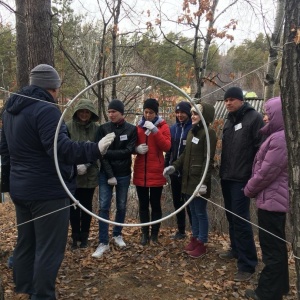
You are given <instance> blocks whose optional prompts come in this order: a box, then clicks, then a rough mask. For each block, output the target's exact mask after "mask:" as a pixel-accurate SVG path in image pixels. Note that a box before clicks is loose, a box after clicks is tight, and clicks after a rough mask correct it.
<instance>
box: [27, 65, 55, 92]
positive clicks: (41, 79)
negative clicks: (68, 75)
mask: <svg viewBox="0 0 300 300" xmlns="http://www.w3.org/2000/svg"><path fill="white" fill-rule="evenodd" d="M29 78H30V85H36V86H39V87H41V88H43V89H45V90H47V89H58V88H59V87H60V85H61V80H60V77H59V75H58V73H57V71H56V70H55V69H54V68H53V67H51V66H49V65H46V64H41V65H38V66H36V67H35V68H33V69H32V70H31V71H30V75H29Z"/></svg>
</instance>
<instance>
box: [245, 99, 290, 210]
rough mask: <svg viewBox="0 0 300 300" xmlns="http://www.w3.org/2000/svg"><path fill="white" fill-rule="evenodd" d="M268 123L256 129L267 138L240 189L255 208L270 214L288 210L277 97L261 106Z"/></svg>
mask: <svg viewBox="0 0 300 300" xmlns="http://www.w3.org/2000/svg"><path fill="white" fill-rule="evenodd" d="M265 112H266V114H267V116H268V117H269V122H268V123H267V124H266V125H265V126H264V127H263V128H261V129H260V132H261V133H262V134H263V135H266V136H267V138H266V140H265V141H264V143H263V144H262V145H261V146H260V148H259V150H258V152H257V154H256V156H255V159H254V162H253V168H252V176H251V178H250V180H249V181H248V183H247V185H246V186H245V188H244V193H245V195H246V196H248V197H250V198H256V206H257V207H258V208H260V209H263V210H267V211H274V212H287V211H288V209H289V190H288V157H287V146H286V140H285V133H284V122H283V115H282V106H281V99H280V97H275V98H271V99H269V100H268V101H267V102H266V103H265Z"/></svg>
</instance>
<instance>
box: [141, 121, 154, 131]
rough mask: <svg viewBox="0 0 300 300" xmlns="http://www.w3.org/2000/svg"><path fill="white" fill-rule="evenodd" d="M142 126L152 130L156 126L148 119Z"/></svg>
mask: <svg viewBox="0 0 300 300" xmlns="http://www.w3.org/2000/svg"><path fill="white" fill-rule="evenodd" d="M144 127H145V128H147V129H149V130H150V131H153V129H155V128H156V126H155V125H154V124H153V123H152V122H150V121H146V122H145V124H144Z"/></svg>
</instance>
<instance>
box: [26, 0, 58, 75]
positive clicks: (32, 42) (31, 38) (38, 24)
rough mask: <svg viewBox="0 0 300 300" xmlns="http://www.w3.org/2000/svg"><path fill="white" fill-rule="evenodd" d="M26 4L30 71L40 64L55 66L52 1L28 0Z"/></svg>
mask: <svg viewBox="0 0 300 300" xmlns="http://www.w3.org/2000/svg"><path fill="white" fill-rule="evenodd" d="M20 1H21V0H20ZM24 2H25V7H26V25H27V38H28V64H29V69H32V68H34V67H35V66H36V65H38V64H49V65H52V66H54V49H53V40H52V24H51V0H26V1H24Z"/></svg>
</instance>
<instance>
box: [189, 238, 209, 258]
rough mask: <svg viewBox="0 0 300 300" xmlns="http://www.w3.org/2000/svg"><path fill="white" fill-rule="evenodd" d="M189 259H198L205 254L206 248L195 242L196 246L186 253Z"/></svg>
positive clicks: (199, 242)
mask: <svg viewBox="0 0 300 300" xmlns="http://www.w3.org/2000/svg"><path fill="white" fill-rule="evenodd" d="M186 253H187V254H188V255H189V256H190V257H193V258H200V257H202V256H204V255H205V254H206V253H207V247H206V246H205V245H204V244H203V243H202V242H201V241H199V240H197V245H196V247H195V248H194V250H192V251H187V252H186Z"/></svg>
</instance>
